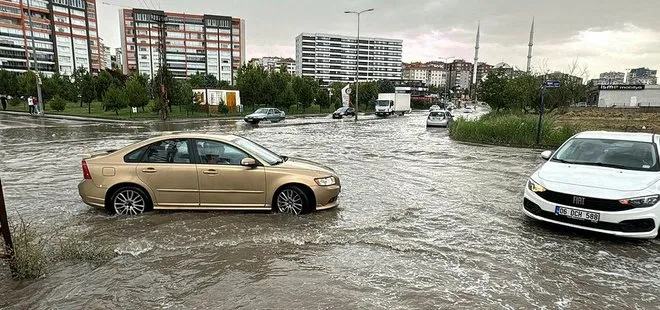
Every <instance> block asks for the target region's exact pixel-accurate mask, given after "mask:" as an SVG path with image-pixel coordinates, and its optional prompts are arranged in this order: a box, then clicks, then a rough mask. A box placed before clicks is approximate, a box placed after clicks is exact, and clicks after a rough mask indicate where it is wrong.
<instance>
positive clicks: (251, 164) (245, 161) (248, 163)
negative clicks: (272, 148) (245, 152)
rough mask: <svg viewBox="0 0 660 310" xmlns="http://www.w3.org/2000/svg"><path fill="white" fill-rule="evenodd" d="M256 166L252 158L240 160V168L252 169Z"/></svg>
mask: <svg viewBox="0 0 660 310" xmlns="http://www.w3.org/2000/svg"><path fill="white" fill-rule="evenodd" d="M256 165H257V161H256V160H254V158H249V157H246V158H243V159H241V166H243V167H250V168H252V167H254V166H256Z"/></svg>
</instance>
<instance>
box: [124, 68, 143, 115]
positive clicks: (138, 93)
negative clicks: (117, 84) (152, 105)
mask: <svg viewBox="0 0 660 310" xmlns="http://www.w3.org/2000/svg"><path fill="white" fill-rule="evenodd" d="M124 91H125V92H126V97H127V98H128V99H129V102H128V105H129V106H131V107H137V108H142V111H144V107H145V106H147V104H149V94H148V93H147V88H146V87H145V86H144V85H142V82H141V81H140V77H139V76H133V77H131V78H130V79H129V80H128V82H126V88H125V90H124Z"/></svg>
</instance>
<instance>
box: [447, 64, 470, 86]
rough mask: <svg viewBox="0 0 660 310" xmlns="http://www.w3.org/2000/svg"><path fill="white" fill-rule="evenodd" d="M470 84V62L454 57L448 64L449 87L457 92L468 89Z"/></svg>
mask: <svg viewBox="0 0 660 310" xmlns="http://www.w3.org/2000/svg"><path fill="white" fill-rule="evenodd" d="M471 84H472V63H470V62H467V61H465V60H463V59H456V60H454V61H453V62H451V63H450V64H449V88H451V89H452V90H454V91H456V92H458V91H464V90H468V89H470V85H471Z"/></svg>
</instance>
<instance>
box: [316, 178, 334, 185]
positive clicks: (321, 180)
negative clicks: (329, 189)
mask: <svg viewBox="0 0 660 310" xmlns="http://www.w3.org/2000/svg"><path fill="white" fill-rule="evenodd" d="M314 181H315V182H316V184H318V185H319V186H330V185H335V184H337V180H336V179H335V177H325V178H318V179H314Z"/></svg>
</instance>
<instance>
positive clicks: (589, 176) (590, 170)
mask: <svg viewBox="0 0 660 310" xmlns="http://www.w3.org/2000/svg"><path fill="white" fill-rule="evenodd" d="M538 177H539V179H540V180H541V182H544V183H548V185H550V184H552V183H554V184H557V185H560V186H562V187H564V186H565V185H574V186H584V187H591V188H594V189H596V188H598V189H607V190H615V191H621V192H633V191H641V190H644V189H647V188H649V187H650V186H652V185H654V184H655V183H657V182H658V181H660V172H657V171H655V172H652V171H635V170H623V169H614V168H608V167H599V166H586V165H572V164H564V163H558V162H551V161H549V162H547V163H545V164H544V165H543V166H542V167H541V169H539V170H538Z"/></svg>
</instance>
